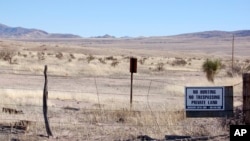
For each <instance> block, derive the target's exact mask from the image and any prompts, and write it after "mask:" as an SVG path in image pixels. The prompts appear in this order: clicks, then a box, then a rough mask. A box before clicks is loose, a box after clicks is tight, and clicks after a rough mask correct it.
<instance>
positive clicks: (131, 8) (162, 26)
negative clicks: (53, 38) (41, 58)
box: [0, 0, 250, 37]
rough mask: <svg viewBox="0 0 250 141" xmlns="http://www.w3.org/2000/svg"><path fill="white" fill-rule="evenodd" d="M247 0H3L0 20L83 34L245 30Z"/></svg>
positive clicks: (249, 26) (248, 10)
mask: <svg viewBox="0 0 250 141" xmlns="http://www.w3.org/2000/svg"><path fill="white" fill-rule="evenodd" d="M249 7H250V0H2V1H1V2H0V23H2V24H6V25H9V26H12V27H17V26H21V27H26V28H37V29H42V30H45V31H47V32H50V33H72V34H77V35H80V36H83V37H91V36H99V35H104V34H110V35H114V36H117V37H121V36H132V37H137V36H165V35H175V34H181V33H188V32H198V31H208V30H225V31H234V30H242V29H250V18H249V17H250V8H249Z"/></svg>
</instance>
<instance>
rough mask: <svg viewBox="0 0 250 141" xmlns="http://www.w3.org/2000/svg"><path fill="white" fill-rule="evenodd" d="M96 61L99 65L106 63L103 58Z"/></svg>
mask: <svg viewBox="0 0 250 141" xmlns="http://www.w3.org/2000/svg"><path fill="white" fill-rule="evenodd" d="M98 60H99V62H100V63H102V64H106V61H105V59H104V58H99V59H98Z"/></svg>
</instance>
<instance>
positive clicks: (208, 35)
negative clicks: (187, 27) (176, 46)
mask: <svg viewBox="0 0 250 141" xmlns="http://www.w3.org/2000/svg"><path fill="white" fill-rule="evenodd" d="M233 35H234V36H236V37H246V36H250V30H238V31H231V32H229V31H218V30H214V31H204V32H196V33H187V34H180V35H176V36H179V37H198V38H213V37H217V38H219V37H232V36H233Z"/></svg>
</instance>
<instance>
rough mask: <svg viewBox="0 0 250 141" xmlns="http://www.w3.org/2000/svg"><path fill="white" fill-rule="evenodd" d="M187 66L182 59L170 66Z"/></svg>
mask: <svg viewBox="0 0 250 141" xmlns="http://www.w3.org/2000/svg"><path fill="white" fill-rule="evenodd" d="M186 64H187V61H186V60H184V59H180V58H178V59H176V60H174V61H173V62H172V66H185V65H186Z"/></svg>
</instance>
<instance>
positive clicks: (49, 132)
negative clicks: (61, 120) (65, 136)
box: [43, 65, 53, 138]
mask: <svg viewBox="0 0 250 141" xmlns="http://www.w3.org/2000/svg"><path fill="white" fill-rule="evenodd" d="M44 77H45V82H44V89H43V116H44V122H45V128H46V132H47V134H48V138H49V136H53V135H52V132H51V130H50V127H49V121H48V117H47V111H48V106H47V99H48V86H47V85H48V80H47V65H45V67H44Z"/></svg>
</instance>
